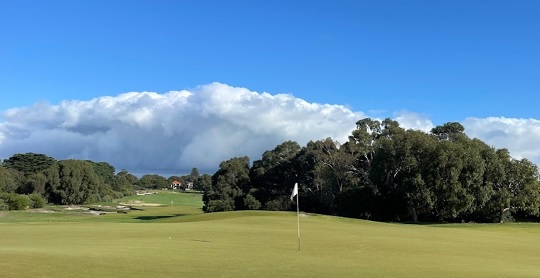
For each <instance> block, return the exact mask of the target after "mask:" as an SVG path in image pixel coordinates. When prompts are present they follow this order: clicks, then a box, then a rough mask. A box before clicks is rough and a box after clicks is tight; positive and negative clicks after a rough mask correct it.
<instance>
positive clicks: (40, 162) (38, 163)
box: [4, 153, 56, 175]
mask: <svg viewBox="0 0 540 278" xmlns="http://www.w3.org/2000/svg"><path fill="white" fill-rule="evenodd" d="M55 162H56V160H55V159H54V158H52V157H49V156H46V155H44V154H36V153H26V154H14V155H13V156H12V157H10V158H8V159H6V160H4V167H6V168H11V169H15V170H17V171H20V172H22V173H24V174H25V175H28V174H33V173H37V172H40V171H43V170H46V169H48V168H49V167H51V166H52V165H54V163H55Z"/></svg>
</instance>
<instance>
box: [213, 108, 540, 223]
mask: <svg viewBox="0 0 540 278" xmlns="http://www.w3.org/2000/svg"><path fill="white" fill-rule="evenodd" d="M296 182H298V184H299V194H300V198H301V199H302V201H301V209H302V210H303V211H306V212H314V213H322V214H331V215H339V216H346V217H354V218H364V219H372V220H381V221H402V222H419V221H424V222H464V221H466V222H469V221H475V222H503V221H506V220H510V219H511V218H512V217H513V216H514V217H515V216H519V217H528V218H534V217H537V216H538V214H539V208H540V182H539V173H538V167H537V166H536V165H535V164H534V163H532V162H531V161H529V160H527V159H514V158H512V157H511V156H510V153H509V151H508V150H507V149H496V148H494V147H491V146H489V145H487V144H486V143H484V142H482V141H481V140H479V139H476V138H469V137H468V136H467V135H466V134H465V132H464V127H463V126H462V125H461V124H459V123H457V122H450V123H446V124H444V125H441V126H437V127H435V128H433V129H432V130H431V132H429V133H426V132H422V131H418V130H405V129H403V128H401V127H400V126H399V124H398V122H396V121H393V120H391V119H385V120H384V121H382V122H381V121H378V120H373V119H370V118H366V119H362V120H359V121H357V122H356V129H355V130H353V132H352V134H351V135H350V136H349V138H348V141H347V142H345V143H343V144H340V143H338V142H336V141H334V140H332V139H331V138H327V139H325V140H318V141H310V142H308V143H307V145H306V146H300V145H299V144H298V143H296V142H294V141H286V142H283V143H282V144H280V145H278V146H276V147H275V148H274V149H273V150H268V151H265V152H264V153H263V154H262V157H261V159H259V160H255V161H253V163H252V164H250V160H249V158H248V157H233V158H230V159H228V160H226V161H223V162H222V163H221V164H220V165H219V169H218V170H217V172H216V173H215V174H213V175H212V177H211V183H210V184H209V186H207V187H204V188H203V189H204V195H203V201H204V207H203V209H204V211H205V212H214V211H227V210H254V209H263V210H290V209H293V208H294V206H295V205H294V203H293V201H291V200H290V198H289V196H290V194H291V190H292V188H293V185H294V183H296Z"/></svg>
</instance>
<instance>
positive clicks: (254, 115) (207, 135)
mask: <svg viewBox="0 0 540 278" xmlns="http://www.w3.org/2000/svg"><path fill="white" fill-rule="evenodd" d="M364 117H365V115H364V114H363V113H361V112H352V111H351V110H350V109H348V108H346V107H345V106H341V105H331V104H317V103H309V102H306V101H305V100H302V99H299V98H295V97H294V96H292V95H288V94H277V95H271V94H268V93H257V92H253V91H250V90H248V89H245V88H236V87H231V86H228V85H225V84H220V83H212V84H209V85H204V86H200V87H197V88H195V89H194V90H192V91H187V90H184V91H172V92H168V93H165V94H158V93H153V92H142V93H138V92H130V93H125V94H121V95H118V96H115V97H110V96H105V97H99V98H94V99H92V100H88V101H80V100H72V101H64V102H61V103H60V104H58V105H50V104H47V103H38V104H35V105H33V106H31V107H24V108H14V109H10V110H7V111H5V112H4V114H3V118H4V122H2V123H0V157H3V158H7V157H9V156H11V155H13V154H15V153H26V152H36V153H44V154H47V155H50V156H53V157H54V158H56V159H66V158H75V159H90V160H93V161H106V162H109V163H111V164H112V165H114V166H115V167H116V168H117V169H118V170H119V169H127V170H128V171H130V172H134V173H142V174H144V173H167V174H185V173H189V171H190V170H191V168H193V167H197V168H198V169H199V170H200V171H203V172H204V171H210V172H212V171H215V169H217V167H218V165H219V163H220V162H221V161H223V160H226V159H229V158H231V157H233V156H244V155H247V156H248V157H250V158H251V159H252V160H254V159H259V158H260V157H261V155H262V152H264V151H265V150H269V149H272V148H274V147H275V146H276V145H278V144H280V143H282V142H284V141H286V140H295V141H297V142H298V143H299V144H301V145H304V144H305V143H307V142H308V141H309V140H318V139H324V138H327V137H332V138H334V139H336V140H340V141H343V140H345V139H346V138H347V136H348V135H349V134H350V133H351V131H352V129H353V128H354V127H355V122H356V121H357V120H359V119H361V118H364Z"/></svg>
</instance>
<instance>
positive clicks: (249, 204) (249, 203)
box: [244, 194, 261, 210]
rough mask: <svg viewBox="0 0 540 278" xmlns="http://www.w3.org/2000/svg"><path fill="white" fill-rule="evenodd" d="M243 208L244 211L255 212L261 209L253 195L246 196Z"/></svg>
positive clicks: (259, 203)
mask: <svg viewBox="0 0 540 278" xmlns="http://www.w3.org/2000/svg"><path fill="white" fill-rule="evenodd" d="M244 207H245V208H246V209H251V210H256V209H260V208H261V202H259V201H258V200H257V199H255V197H253V195H251V194H247V195H246V197H245V198H244Z"/></svg>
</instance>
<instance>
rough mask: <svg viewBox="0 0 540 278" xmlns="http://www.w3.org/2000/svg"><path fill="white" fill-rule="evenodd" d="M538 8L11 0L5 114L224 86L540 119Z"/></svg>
mask: <svg viewBox="0 0 540 278" xmlns="http://www.w3.org/2000/svg"><path fill="white" fill-rule="evenodd" d="M539 14H540V2H538V1H513V2H510V1H396V0H393V1H363V0H356V1H318V0H315V1H284V0H277V1H234V0H233V1H217V0H216V1H208V0H207V1H204V0H203V1H127V0H121V1H103V0H98V1H55V0H53V1H29V0H21V1H5V0H0V26H2V27H0V38H2V40H1V41H2V43H0V94H1V96H2V101H1V102H0V111H7V110H8V109H10V108H14V107H19V108H28V107H32V106H33V105H34V104H35V103H38V102H42V101H46V102H47V105H51V106H54V105H58V104H60V103H61V102H62V101H63V100H80V101H88V100H90V99H92V98H99V97H106V96H113V97H114V96H118V95H120V94H122V93H126V92H143V91H148V92H157V93H160V94H163V93H166V92H168V91H176V90H178V91H180V90H188V91H190V92H198V91H201V90H200V86H204V85H208V84H212V82H219V83H220V84H226V85H228V86H231V87H240V88H246V89H248V90H250V91H254V92H258V93H262V92H268V93H270V94H271V95H278V94H283V93H284V94H291V95H293V96H294V97H295V98H298V99H301V100H305V101H306V102H308V103H318V104H336V105H344V106H345V107H347V108H349V109H350V110H351V111H353V112H355V113H356V112H361V113H363V115H367V116H371V117H397V116H398V115H400V114H402V113H405V112H413V113H418V114H420V115H421V116H422V117H425V118H426V119H427V120H429V121H431V122H432V123H433V124H435V125H438V124H442V123H445V122H449V121H460V122H464V121H466V119H467V118H469V117H475V118H480V119H485V118H488V117H505V118H510V119H540V112H539V110H538V109H537V106H538V103H539V101H540V78H538V77H539V76H540V51H538V49H540V17H539V16H538V15H539ZM218 87H219V86H218ZM198 88H199V89H198ZM220 88H221V87H220ZM203 91H204V90H203ZM32 109H34V110H35V108H32ZM2 117H3V119H4V128H5V126H8V125H10V126H14V125H15V124H14V123H13V121H14V120H13V115H11V114H10V115H6V114H5V113H4V114H3V116H2ZM0 119H2V118H0ZM352 123H353V124H354V121H352ZM0 124H1V122H0ZM26 124H28V123H26ZM23 125H24V123H19V124H17V126H18V128H22V129H24V128H23V127H21V126H23ZM26 127H28V126H26ZM13 130H14V129H13V128H12V129H11V131H10V132H13ZM0 131H1V130H0ZM485 132H487V131H485ZM6 134H8V132H6V131H4V137H6ZM478 134H480V133H478ZM0 135H1V134H0ZM0 137H1V136H0ZM8 139H9V138H8ZM314 139H319V138H314ZM503 145H504V144H503ZM10 146H11V145H10ZM7 148H8V147H7V146H6V145H4V146H2V143H0V156H1V155H2V154H3V153H2V151H3V152H4V155H5V153H8V152H9V151H7V150H6V149H7ZM2 149H4V150H2ZM12 149H13V150H17V151H19V150H22V147H19V148H15V147H10V150H12ZM39 150H41V149H39ZM539 159H540V158H539Z"/></svg>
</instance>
